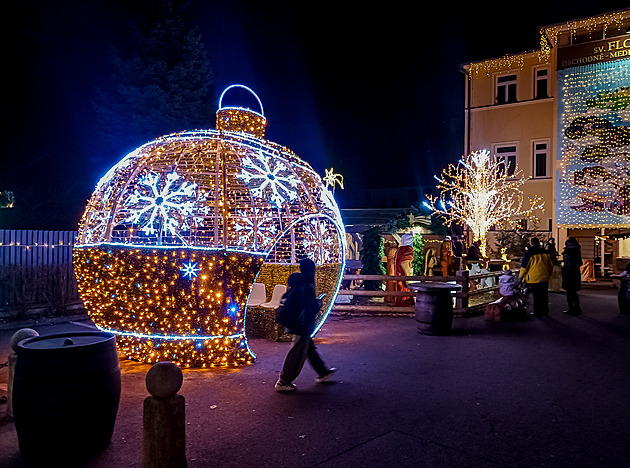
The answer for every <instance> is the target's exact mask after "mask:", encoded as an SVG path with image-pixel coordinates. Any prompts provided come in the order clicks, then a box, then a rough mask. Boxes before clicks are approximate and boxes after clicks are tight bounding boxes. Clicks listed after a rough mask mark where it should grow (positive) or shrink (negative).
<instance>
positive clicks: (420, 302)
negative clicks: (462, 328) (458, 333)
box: [409, 282, 461, 335]
mask: <svg viewBox="0 0 630 468" xmlns="http://www.w3.org/2000/svg"><path fill="white" fill-rule="evenodd" d="M409 287H410V288H411V289H412V290H414V291H416V307H415V313H416V324H417V328H418V331H419V332H420V333H423V334H425V335H448V334H449V333H450V331H451V327H452V326H453V297H452V295H451V293H452V292H453V291H458V290H459V289H461V286H459V285H456V284H449V283H438V282H421V283H410V284H409Z"/></svg>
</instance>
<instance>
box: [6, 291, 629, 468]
mask: <svg viewBox="0 0 630 468" xmlns="http://www.w3.org/2000/svg"><path fill="white" fill-rule="evenodd" d="M615 294H616V291H615V290H613V289H611V288H605V289H600V290H598V289H585V290H583V291H581V293H580V296H581V300H582V306H583V314H582V315H581V316H577V317H572V316H566V315H563V314H562V313H561V311H562V310H564V309H566V301H565V297H564V295H563V294H561V293H551V294H550V302H551V312H550V315H549V316H548V317H543V318H534V317H529V318H528V319H526V320H523V321H519V322H486V321H485V320H484V318H483V316H477V317H466V318H464V317H462V318H456V319H455V320H454V323H453V330H452V333H451V334H450V335H448V336H427V335H422V334H420V333H418V332H417V331H416V325H415V319H414V318H413V317H350V316H332V317H330V318H329V319H328V321H327V322H326V324H325V325H324V326H323V327H322V329H321V331H320V333H319V334H318V335H317V337H316V340H315V341H316V343H317V344H318V346H319V350H320V353H321V355H322V357H323V358H324V360H325V361H326V362H327V364H328V365H330V366H334V367H336V368H337V369H338V371H337V380H336V382H334V383H328V384H321V383H316V382H315V377H316V375H315V373H314V372H313V370H312V369H311V368H310V367H309V366H308V364H307V365H306V366H305V368H304V370H303V372H302V374H301V375H300V377H299V378H298V379H297V380H296V382H295V383H296V385H297V387H298V389H297V391H295V392H293V393H290V394H281V393H277V392H274V390H273V385H274V383H275V381H276V378H277V376H278V373H279V371H280V369H281V367H282V363H283V360H284V357H285V355H286V353H287V351H288V349H289V347H290V343H284V342H273V341H269V340H264V339H253V340H250V346H251V348H252V349H253V350H254V352H255V353H256V354H257V359H256V362H255V363H254V364H252V365H249V366H245V367H242V368H238V369H225V370H184V384H183V386H182V388H181V390H180V392H179V393H180V394H181V395H183V396H184V397H185V399H186V424H187V433H186V437H187V440H186V447H187V460H188V466H189V467H210V466H212V467H302V466H304V467H324V468H332V467H407V466H413V467H572V468H573V467H625V466H630V418H629V417H628V415H630V398H629V397H628V393H629V389H630V359H629V358H628V354H629V350H630V316H626V315H621V314H620V313H619V308H618V306H617V298H616V295H615ZM86 326H90V323H89V321H85V320H84V321H77V320H75V321H73V322H67V323H60V324H54V325H44V324H41V325H35V326H33V328H35V329H36V330H37V331H38V332H39V333H40V334H49V333H57V332H65V331H74V330H84V329H85V327H86ZM12 333H13V331H12V330H5V331H4V332H0V353H1V354H0V356H5V355H7V354H8V352H9V349H8V341H9V339H10V336H11V334H12ZM0 361H4V358H2V359H0ZM148 369H149V366H148V365H144V364H138V363H134V362H130V361H125V362H123V363H122V397H121V402H120V407H119V411H118V418H117V421H116V427H115V429H114V435H113V437H112V441H111V444H110V446H109V447H108V448H107V449H106V450H105V451H104V452H103V453H101V454H100V455H99V456H98V457H97V458H95V459H94V460H92V461H91V462H90V463H88V464H87V465H86V466H88V467H92V468H113V467H139V466H141V465H142V403H143V400H144V399H145V398H146V397H147V396H148V392H147V390H146V387H145V375H146V372H147V370H148ZM6 373H7V372H6V368H3V369H0V384H2V383H5V382H6ZM4 406H6V405H0V467H7V468H14V467H20V466H22V464H21V460H20V454H19V449H18V441H17V436H16V433H15V428H14V426H13V424H12V423H11V422H10V421H8V420H7V418H6V417H5V414H4V411H5V408H4ZM67 449H68V450H71V449H72V441H68V446H67Z"/></svg>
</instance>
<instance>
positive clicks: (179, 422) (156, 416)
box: [142, 362, 186, 468]
mask: <svg viewBox="0 0 630 468" xmlns="http://www.w3.org/2000/svg"><path fill="white" fill-rule="evenodd" d="M183 381H184V376H183V374H182V371H181V369H180V368H179V367H177V365H176V364H175V363H173V362H158V363H156V364H154V365H153V367H151V369H149V372H147V377H146V385H147V390H148V391H149V393H150V394H151V395H152V396H150V397H147V398H146V399H145V400H144V414H143V440H144V454H143V462H142V466H143V467H144V468H157V467H161V468H180V467H185V466H186V410H185V407H184V397H183V396H181V395H178V394H177V392H178V390H179V389H180V388H181V386H182V382H183Z"/></svg>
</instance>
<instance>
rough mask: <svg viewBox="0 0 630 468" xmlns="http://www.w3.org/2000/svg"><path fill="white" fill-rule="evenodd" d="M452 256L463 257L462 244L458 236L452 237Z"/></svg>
mask: <svg viewBox="0 0 630 468" xmlns="http://www.w3.org/2000/svg"><path fill="white" fill-rule="evenodd" d="M453 255H455V257H461V256H462V255H464V244H462V240H461V239H460V238H459V237H458V236H455V237H453Z"/></svg>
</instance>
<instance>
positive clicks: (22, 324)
mask: <svg viewBox="0 0 630 468" xmlns="http://www.w3.org/2000/svg"><path fill="white" fill-rule="evenodd" d="M86 320H90V317H88V315H87V314H81V315H64V316H61V317H49V318H46V317H42V318H40V319H32V320H21V321H19V322H7V323H2V324H0V332H4V331H12V330H19V329H21V328H32V327H37V326H42V325H57V324H59V323H65V322H80V321H86Z"/></svg>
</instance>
